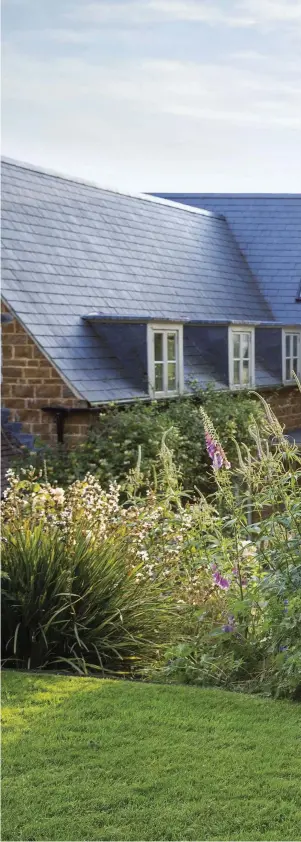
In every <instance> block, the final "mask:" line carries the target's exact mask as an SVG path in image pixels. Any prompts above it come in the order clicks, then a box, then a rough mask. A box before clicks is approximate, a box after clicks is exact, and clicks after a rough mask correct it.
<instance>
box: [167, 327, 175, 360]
mask: <svg viewBox="0 0 301 842" xmlns="http://www.w3.org/2000/svg"><path fill="white" fill-rule="evenodd" d="M167 359H168V360H175V359H176V334H175V333H169V334H168V337H167Z"/></svg>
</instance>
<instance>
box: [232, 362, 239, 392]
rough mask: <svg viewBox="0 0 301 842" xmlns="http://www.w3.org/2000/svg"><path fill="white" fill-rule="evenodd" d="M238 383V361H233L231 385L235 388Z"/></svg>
mask: <svg viewBox="0 0 301 842" xmlns="http://www.w3.org/2000/svg"><path fill="white" fill-rule="evenodd" d="M239 382H240V375H239V360H234V363H233V383H234V385H235V386H238V385H239Z"/></svg>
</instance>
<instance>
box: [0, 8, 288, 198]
mask: <svg viewBox="0 0 301 842" xmlns="http://www.w3.org/2000/svg"><path fill="white" fill-rule="evenodd" d="M2 154H4V155H7V156H9V157H11V158H17V159H19V160H22V161H26V162H29V163H33V164H36V165H39V166H41V167H48V168H50V169H54V170H57V171H59V172H62V173H66V174H67V175H71V176H76V177H78V178H84V179H89V180H92V181H94V182H97V183H99V184H100V185H101V186H104V187H111V188H116V189H119V190H124V191H133V192H137V191H138V192H142V191H154V192H155V191H156V192H159V191H162V192H163V191H166V192H185V191H187V192H198V191H200V192H201V191H202V192H204V191H214V192H298V191H299V192H301V0H94V2H93V0H92V2H89V0H2Z"/></svg>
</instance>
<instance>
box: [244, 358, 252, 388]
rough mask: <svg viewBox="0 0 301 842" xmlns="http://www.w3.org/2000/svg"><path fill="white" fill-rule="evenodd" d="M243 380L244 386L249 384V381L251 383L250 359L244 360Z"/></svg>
mask: <svg viewBox="0 0 301 842" xmlns="http://www.w3.org/2000/svg"><path fill="white" fill-rule="evenodd" d="M242 382H243V385H244V386H249V383H250V363H249V360H243V364H242Z"/></svg>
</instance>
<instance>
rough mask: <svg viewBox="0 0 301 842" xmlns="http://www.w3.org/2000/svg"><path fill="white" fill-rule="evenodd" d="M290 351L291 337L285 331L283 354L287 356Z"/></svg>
mask: <svg viewBox="0 0 301 842" xmlns="http://www.w3.org/2000/svg"><path fill="white" fill-rule="evenodd" d="M290 353H291V337H290V334H289V333H287V334H286V337H285V356H286V357H289V356H290Z"/></svg>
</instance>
